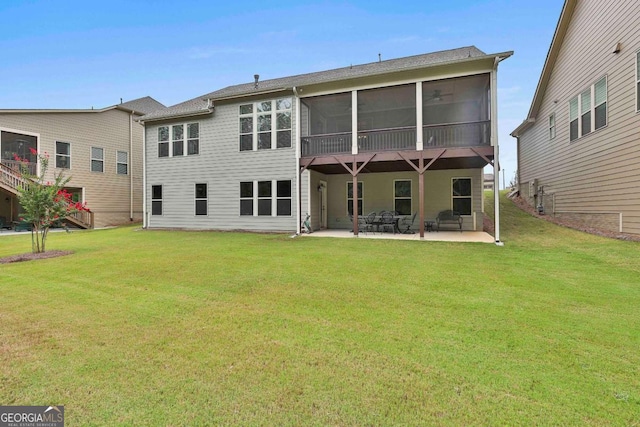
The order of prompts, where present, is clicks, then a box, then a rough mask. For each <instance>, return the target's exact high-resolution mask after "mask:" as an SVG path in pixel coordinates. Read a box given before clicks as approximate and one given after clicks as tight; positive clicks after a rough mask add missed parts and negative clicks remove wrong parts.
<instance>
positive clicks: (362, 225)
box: [358, 215, 373, 234]
mask: <svg viewBox="0 0 640 427" xmlns="http://www.w3.org/2000/svg"><path fill="white" fill-rule="evenodd" d="M367 219H368V216H366V217H365V216H363V215H358V231H359V232H360V231H361V232H363V233H365V234H366V233H367V232H369V231H373V224H371V223H369V222H367Z"/></svg>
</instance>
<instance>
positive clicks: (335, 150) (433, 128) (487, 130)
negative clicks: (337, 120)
mask: <svg viewBox="0 0 640 427" xmlns="http://www.w3.org/2000/svg"><path fill="white" fill-rule="evenodd" d="M422 131H423V135H422V138H423V141H424V144H423V147H424V148H425V149H427V148H441V147H449V148H454V147H475V146H487V145H491V121H490V120H482V121H476V122H464V123H441V124H436V125H425V126H423V128H422ZM351 141H352V137H351V132H343V133H332V134H325V135H312V136H303V137H302V138H301V139H300V142H301V155H302V156H303V157H305V156H317V155H323V154H345V153H351V149H352V147H351ZM416 141H417V135H416V128H415V127H413V126H412V127H399V128H389V129H376V130H370V131H360V132H358V152H372V151H393V150H415V149H416Z"/></svg>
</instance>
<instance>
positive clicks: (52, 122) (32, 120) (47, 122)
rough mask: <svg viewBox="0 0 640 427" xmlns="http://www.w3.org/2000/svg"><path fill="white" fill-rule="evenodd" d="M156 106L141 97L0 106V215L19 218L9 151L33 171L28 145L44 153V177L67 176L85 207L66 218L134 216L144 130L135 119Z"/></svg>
mask: <svg viewBox="0 0 640 427" xmlns="http://www.w3.org/2000/svg"><path fill="white" fill-rule="evenodd" d="M162 108H165V107H164V106H163V105H162V104H160V103H159V102H157V101H156V100H154V99H153V98H150V97H145V98H140V99H136V100H133V101H129V102H125V103H120V104H118V105H114V106H111V107H107V108H102V109H97V110H94V109H86V110H0V137H1V138H0V155H1V166H0V172H1V173H0V216H2V217H4V218H5V219H6V220H7V221H16V220H17V219H18V218H19V213H20V206H19V203H18V201H17V190H16V188H15V187H16V180H15V170H16V168H17V166H18V165H17V163H16V162H15V160H14V156H15V155H17V156H19V157H20V158H22V159H27V160H28V161H29V162H30V165H29V167H30V169H31V171H32V172H36V171H38V168H39V165H38V164H36V162H37V156H35V155H33V154H31V152H30V149H34V150H36V151H37V152H39V153H47V154H48V155H49V156H50V160H49V171H48V176H47V178H50V179H51V180H53V174H54V173H58V172H63V173H64V175H65V176H67V177H71V181H69V183H68V184H67V189H68V190H69V192H71V193H72V194H73V198H74V200H75V201H80V202H86V204H87V207H88V208H89V209H90V210H91V212H92V215H87V216H86V217H82V218H81V217H79V218H75V219H74V218H70V221H71V222H73V223H74V224H75V225H77V226H80V227H85V228H89V227H91V226H93V225H95V226H96V227H102V226H106V225H113V224H122V223H126V222H129V221H140V220H141V219H142V151H143V150H142V146H143V133H144V132H143V127H142V126H141V125H140V123H138V122H137V119H138V118H139V117H140V116H142V115H143V114H146V113H151V112H153V111H156V110H159V109H162ZM90 216H93V218H90ZM92 221H93V223H92Z"/></svg>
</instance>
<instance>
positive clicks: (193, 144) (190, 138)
mask: <svg viewBox="0 0 640 427" xmlns="http://www.w3.org/2000/svg"><path fill="white" fill-rule="evenodd" d="M199 153H200V124H199V123H189V124H187V155H189V156H191V155H193V154H199Z"/></svg>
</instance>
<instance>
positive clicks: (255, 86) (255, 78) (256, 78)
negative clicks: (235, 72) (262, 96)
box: [253, 74, 260, 89]
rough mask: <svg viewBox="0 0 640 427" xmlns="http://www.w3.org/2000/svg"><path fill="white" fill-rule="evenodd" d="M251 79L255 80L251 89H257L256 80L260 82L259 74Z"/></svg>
mask: <svg viewBox="0 0 640 427" xmlns="http://www.w3.org/2000/svg"><path fill="white" fill-rule="evenodd" d="M253 78H254V80H255V83H254V84H253V87H254V88H256V89H258V80H260V74H254V75H253Z"/></svg>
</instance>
